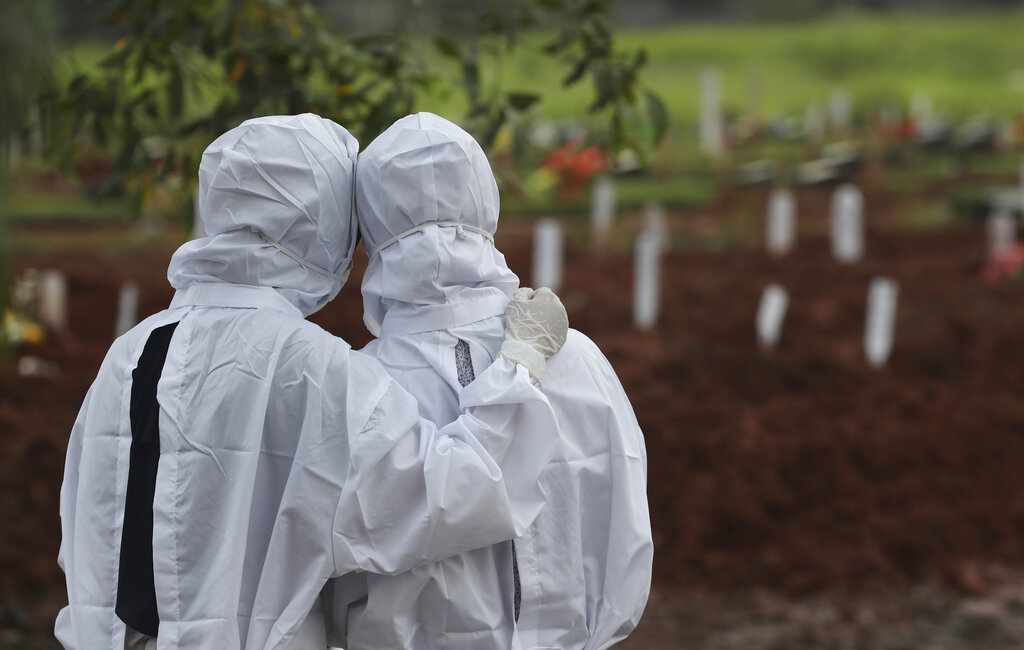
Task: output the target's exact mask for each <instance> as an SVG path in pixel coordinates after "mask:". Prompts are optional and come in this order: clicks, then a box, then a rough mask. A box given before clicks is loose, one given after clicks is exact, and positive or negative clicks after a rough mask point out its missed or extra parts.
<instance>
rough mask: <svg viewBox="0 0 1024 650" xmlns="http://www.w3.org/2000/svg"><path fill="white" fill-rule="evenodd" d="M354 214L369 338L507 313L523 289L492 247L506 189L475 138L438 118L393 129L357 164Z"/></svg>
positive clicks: (420, 117) (428, 116)
mask: <svg viewBox="0 0 1024 650" xmlns="http://www.w3.org/2000/svg"><path fill="white" fill-rule="evenodd" d="M356 214H357V217H358V220H359V228H360V231H361V233H362V236H363V245H364V247H365V248H366V251H367V253H368V254H369V256H370V262H369V266H368V267H367V269H366V274H365V275H364V277H363V285H362V291H363V320H364V322H365V323H366V326H367V327H368V328H369V329H370V331H371V332H372V333H373V334H374V335H375V336H379V335H381V333H384V334H387V333H395V334H401V333H410V332H417V331H427V330H435V329H441V328H449V327H458V326H460V325H465V324H468V323H472V322H475V321H479V320H482V319H484V318H489V317H491V316H499V315H501V314H503V313H504V310H505V305H506V304H507V302H508V299H509V296H511V295H512V293H513V292H514V291H515V290H516V289H517V288H518V287H519V278H518V277H516V275H515V274H514V273H512V271H511V270H509V268H508V266H507V265H506V263H505V257H504V256H503V255H502V254H501V253H500V252H498V250H497V249H496V248H495V247H494V243H493V241H492V240H493V235H494V231H495V229H496V228H497V225H498V185H497V183H496V182H495V180H494V174H493V173H492V172H491V167H490V164H489V162H488V160H487V156H486V155H485V154H484V152H483V150H482V149H481V148H480V145H479V144H477V142H476V140H474V139H473V137H472V136H471V135H469V134H468V133H466V132H465V131H463V130H462V129H461V128H459V127H458V126H456V125H455V124H453V123H451V122H449V121H448V120H446V119H444V118H441V117H439V116H437V115H434V114H433V113H417V114H415V115H409V116H407V117H404V118H402V119H400V120H398V121H397V122H395V123H394V124H393V125H391V127H389V128H388V129H387V130H386V131H384V133H382V134H381V135H380V136H378V137H377V138H376V139H375V140H374V141H373V142H371V143H370V145H369V146H367V147H366V149H365V150H364V151H363V152H362V153H361V154H360V155H359V167H358V170H357V172H356Z"/></svg>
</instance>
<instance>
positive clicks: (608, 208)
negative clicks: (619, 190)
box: [590, 176, 615, 243]
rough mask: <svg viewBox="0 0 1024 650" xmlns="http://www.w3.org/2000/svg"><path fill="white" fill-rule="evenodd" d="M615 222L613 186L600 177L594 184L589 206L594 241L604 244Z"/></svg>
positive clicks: (605, 177) (610, 182)
mask: <svg viewBox="0 0 1024 650" xmlns="http://www.w3.org/2000/svg"><path fill="white" fill-rule="evenodd" d="M614 220H615V184H614V183H613V182H612V179H610V178H608V177H607V176H602V177H601V178H599V179H597V181H596V182H595V183H594V189H593V191H592V193H591V204H590V230H591V232H592V233H593V235H594V240H595V241H597V242H599V243H601V242H604V241H605V240H606V239H607V237H608V233H609V232H610V231H611V229H612V222H613V221H614Z"/></svg>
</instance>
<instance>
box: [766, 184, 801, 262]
mask: <svg viewBox="0 0 1024 650" xmlns="http://www.w3.org/2000/svg"><path fill="white" fill-rule="evenodd" d="M795 241H796V199H795V198H794V196H793V192H792V191H791V190H788V189H785V188H779V189H776V190H772V193H771V195H770V196H769V197H768V219H767V221H766V224H765V247H766V248H767V249H768V252H769V253H770V254H771V255H774V256H776V257H782V256H783V255H785V254H786V253H788V252H790V251H791V250H793V244H794V242H795Z"/></svg>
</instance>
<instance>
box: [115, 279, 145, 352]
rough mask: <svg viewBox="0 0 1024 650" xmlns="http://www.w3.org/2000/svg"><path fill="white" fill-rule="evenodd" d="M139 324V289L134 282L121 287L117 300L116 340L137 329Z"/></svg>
mask: <svg viewBox="0 0 1024 650" xmlns="http://www.w3.org/2000/svg"><path fill="white" fill-rule="evenodd" d="M138 322H139V288H138V287H137V286H136V285H135V283H134V282H126V283H125V284H123V285H121V293H120V295H118V298H117V321H116V322H115V323H114V338H117V337H119V336H121V335H122V334H124V333H125V332H127V331H128V330H130V329H131V328H133V327H135V325H136V323H138Z"/></svg>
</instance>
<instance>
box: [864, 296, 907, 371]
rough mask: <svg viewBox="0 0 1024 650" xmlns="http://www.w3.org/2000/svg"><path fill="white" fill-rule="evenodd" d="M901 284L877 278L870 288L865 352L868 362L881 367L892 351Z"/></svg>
mask: <svg viewBox="0 0 1024 650" xmlns="http://www.w3.org/2000/svg"><path fill="white" fill-rule="evenodd" d="M898 295H899V285H897V284H896V282H894V281H893V280H891V279H889V278H875V279H874V280H872V281H871V286H870V288H869V289H868V314H867V322H866V323H865V327H864V354H865V356H866V357H867V360H868V363H870V364H871V365H872V366H874V367H875V368H881V367H882V366H884V365H885V362H886V361H887V360H888V359H889V355H890V354H891V353H892V341H893V331H894V329H895V325H896V299H897V297H898Z"/></svg>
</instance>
